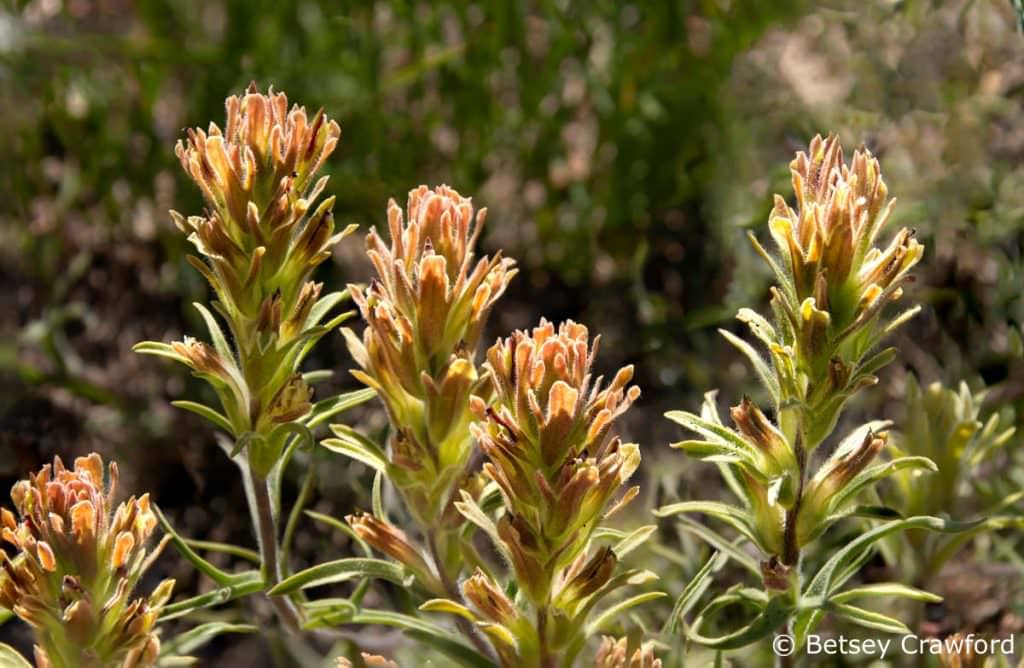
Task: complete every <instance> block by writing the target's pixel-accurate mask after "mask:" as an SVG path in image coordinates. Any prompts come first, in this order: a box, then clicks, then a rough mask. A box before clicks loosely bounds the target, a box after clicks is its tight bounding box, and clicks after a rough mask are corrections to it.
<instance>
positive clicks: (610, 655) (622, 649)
mask: <svg viewBox="0 0 1024 668" xmlns="http://www.w3.org/2000/svg"><path fill="white" fill-rule="evenodd" d="M594 668H661V659H659V658H657V657H656V656H655V655H654V645H653V644H650V643H644V644H642V645H641V646H640V647H637V648H636V650H634V652H633V654H632V656H630V655H629V639H628V638H619V639H615V638H612V637H611V636H604V637H603V638H602V639H601V646H600V647H599V648H598V650H597V656H596V657H595V658H594Z"/></svg>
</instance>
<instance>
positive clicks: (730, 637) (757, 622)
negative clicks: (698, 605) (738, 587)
mask: <svg viewBox="0 0 1024 668" xmlns="http://www.w3.org/2000/svg"><path fill="white" fill-rule="evenodd" d="M743 602H747V603H750V602H752V601H751V599H749V598H747V597H744V596H742V595H741V594H738V593H736V592H731V593H726V594H723V595H721V596H719V597H718V598H716V599H715V600H713V601H711V603H709V604H708V605H707V606H706V607H705V608H704V610H702V611H701V613H700V614H699V615H698V616H697V619H696V620H694V622H693V626H692V627H690V631H689V634H688V635H689V637H690V639H691V640H693V641H694V642H696V643H699V644H701V645H705V646H706V647H710V648H712V649H737V648H740V647H745V646H747V645H750V644H752V643H755V642H757V641H758V640H761V639H762V638H766V637H768V636H769V635H771V634H772V633H774V632H775V630H776V629H778V628H779V626H781V625H782V624H783V623H785V621H786V620H787V619H789V616H790V615H791V614H792V612H793V608H792V607H791V606H790V605H788V604H787V603H786V602H785V601H784V600H783V598H782V597H781V596H778V597H775V598H773V599H771V600H770V601H769V602H768V604H767V605H766V606H764V607H763V608H762V609H761V610H760V612H759V613H758V614H757V616H756V617H754V619H753V620H751V621H750V622H749V623H748V624H746V625H744V626H742V627H740V628H739V629H737V630H735V631H733V632H731V633H726V634H725V635H721V636H713V637H709V636H704V635H702V634H701V633H700V628H701V626H703V624H704V622H705V620H706V619H707V617H708V615H710V614H712V613H714V612H715V611H717V610H719V609H721V608H724V607H725V606H727V605H730V604H733V603H743Z"/></svg>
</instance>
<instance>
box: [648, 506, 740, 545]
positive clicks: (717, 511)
mask: <svg viewBox="0 0 1024 668" xmlns="http://www.w3.org/2000/svg"><path fill="white" fill-rule="evenodd" d="M681 513H701V514H704V515H710V516H712V517H717V518H718V519H720V520H722V521H723V522H725V523H726V524H728V525H729V526H731V527H733V528H734V529H736V530H737V531H739V532H740V533H741V534H743V536H744V537H745V538H747V539H749V540H750V542H752V543H754V544H755V545H756V544H757V538H756V537H755V535H754V531H753V529H752V528H751V522H750V519H749V515H748V514H747V513H746V512H745V511H743V510H740V509H739V508H735V507H733V506H730V505H728V504H725V503H721V502H718V501H682V502H680V503H672V504H669V505H667V506H662V507H661V508H657V509H655V510H654V516H655V517H669V516H670V515H679V514H681Z"/></svg>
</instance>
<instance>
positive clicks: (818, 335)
mask: <svg viewBox="0 0 1024 668" xmlns="http://www.w3.org/2000/svg"><path fill="white" fill-rule="evenodd" d="M790 171H791V172H792V177H793V191H794V193H795V195H796V199H797V210H796V211H794V210H793V209H791V208H790V207H789V206H788V205H787V204H786V202H785V200H784V199H783V198H782V197H780V196H778V195H776V196H775V208H774V210H773V211H772V215H771V220H770V222H769V227H770V229H771V232H772V236H773V237H774V239H775V241H776V243H777V244H778V246H779V250H780V251H781V253H782V255H783V258H784V260H786V263H787V265H788V269H789V272H790V278H791V280H790V281H788V283H789V285H786V286H785V287H784V288H783V291H784V292H787V293H788V295H789V296H791V297H793V298H794V301H795V302H796V303H787V300H786V299H782V297H781V296H780V297H779V298H780V299H782V303H783V304H785V305H786V306H787V307H788V315H789V316H790V317H791V318H792V319H793V320H794V321H796V322H798V323H799V325H798V329H800V330H801V333H802V334H803V336H802V339H803V340H802V341H801V345H800V346H799V347H800V350H799V351H798V352H800V354H801V361H809V360H813V359H814V358H815V356H816V354H817V353H819V352H820V350H823V349H824V348H822V347H821V346H822V345H823V344H824V343H825V342H831V343H832V344H833V345H835V344H836V343H838V342H841V341H842V340H844V339H845V338H846V337H848V336H850V335H851V334H852V333H854V332H855V331H857V330H858V329H859V328H861V327H863V326H864V325H866V324H867V323H869V322H870V321H871V320H872V319H873V318H874V317H875V316H876V315H878V313H879V311H880V310H881V308H882V307H883V306H884V305H885V304H886V303H887V302H891V301H895V300H897V299H899V298H900V296H901V295H902V285H903V283H904V282H905V281H906V279H907V272H909V271H910V269H911V268H912V267H913V266H914V265H915V264H917V262H918V261H919V260H920V259H921V256H922V255H923V254H924V247H923V246H922V245H921V244H919V243H918V242H917V241H916V240H915V239H914V233H913V232H912V231H911V230H908V229H902V230H900V231H899V232H898V233H897V234H896V236H895V237H894V238H893V240H892V241H891V242H890V243H889V246H888V247H887V248H886V249H885V250H882V249H881V248H878V247H876V246H875V245H874V244H875V241H876V238H877V236H878V232H879V231H880V230H881V228H882V227H883V226H884V225H885V223H886V221H887V220H888V218H889V214H890V213H891V211H892V206H893V204H894V200H892V199H889V197H888V188H887V187H886V185H885V181H884V180H883V179H882V174H881V171H880V168H879V165H878V160H877V159H876V158H875V157H873V156H872V155H871V153H870V152H869V151H867V150H859V151H856V152H855V153H854V155H853V160H852V162H851V164H849V165H847V164H846V163H844V161H843V149H842V146H841V145H840V143H839V138H838V137H836V136H830V137H828V138H827V139H822V137H821V136H820V135H819V136H817V137H815V138H814V139H813V140H812V141H811V144H810V147H809V149H808V153H804V152H800V153H798V154H797V157H796V159H794V160H793V162H792V163H790ZM794 307H796V308H794ZM804 330H806V331H804ZM826 330H827V331H826Z"/></svg>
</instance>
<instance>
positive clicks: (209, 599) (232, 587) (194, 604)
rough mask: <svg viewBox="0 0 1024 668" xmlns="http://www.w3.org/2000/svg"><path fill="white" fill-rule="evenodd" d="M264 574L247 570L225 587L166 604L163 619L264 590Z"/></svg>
mask: <svg viewBox="0 0 1024 668" xmlns="http://www.w3.org/2000/svg"><path fill="white" fill-rule="evenodd" d="M263 587H264V583H263V576H262V575H261V574H260V573H259V572H258V571H247V572H245V573H239V574H238V575H236V576H235V581H234V582H233V583H231V584H229V585H226V586H224V587H220V588H218V589H214V590H213V591H208V592H206V593H205V594H200V595H199V596H193V597H192V598H187V599H185V600H183V601H178V602H177V603H171V604H170V605H165V606H164V607H163V610H161V611H160V619H161V621H166V620H170V619H177V618H178V617H184V616H185V615H188V614H191V613H192V612H194V611H196V610H204V609H206V608H212V607H214V606H218V605H221V604H222V603H227V602H229V601H234V600H235V599H239V598H242V597H243V596H248V595H250V594H255V593H256V592H260V591H263Z"/></svg>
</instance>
